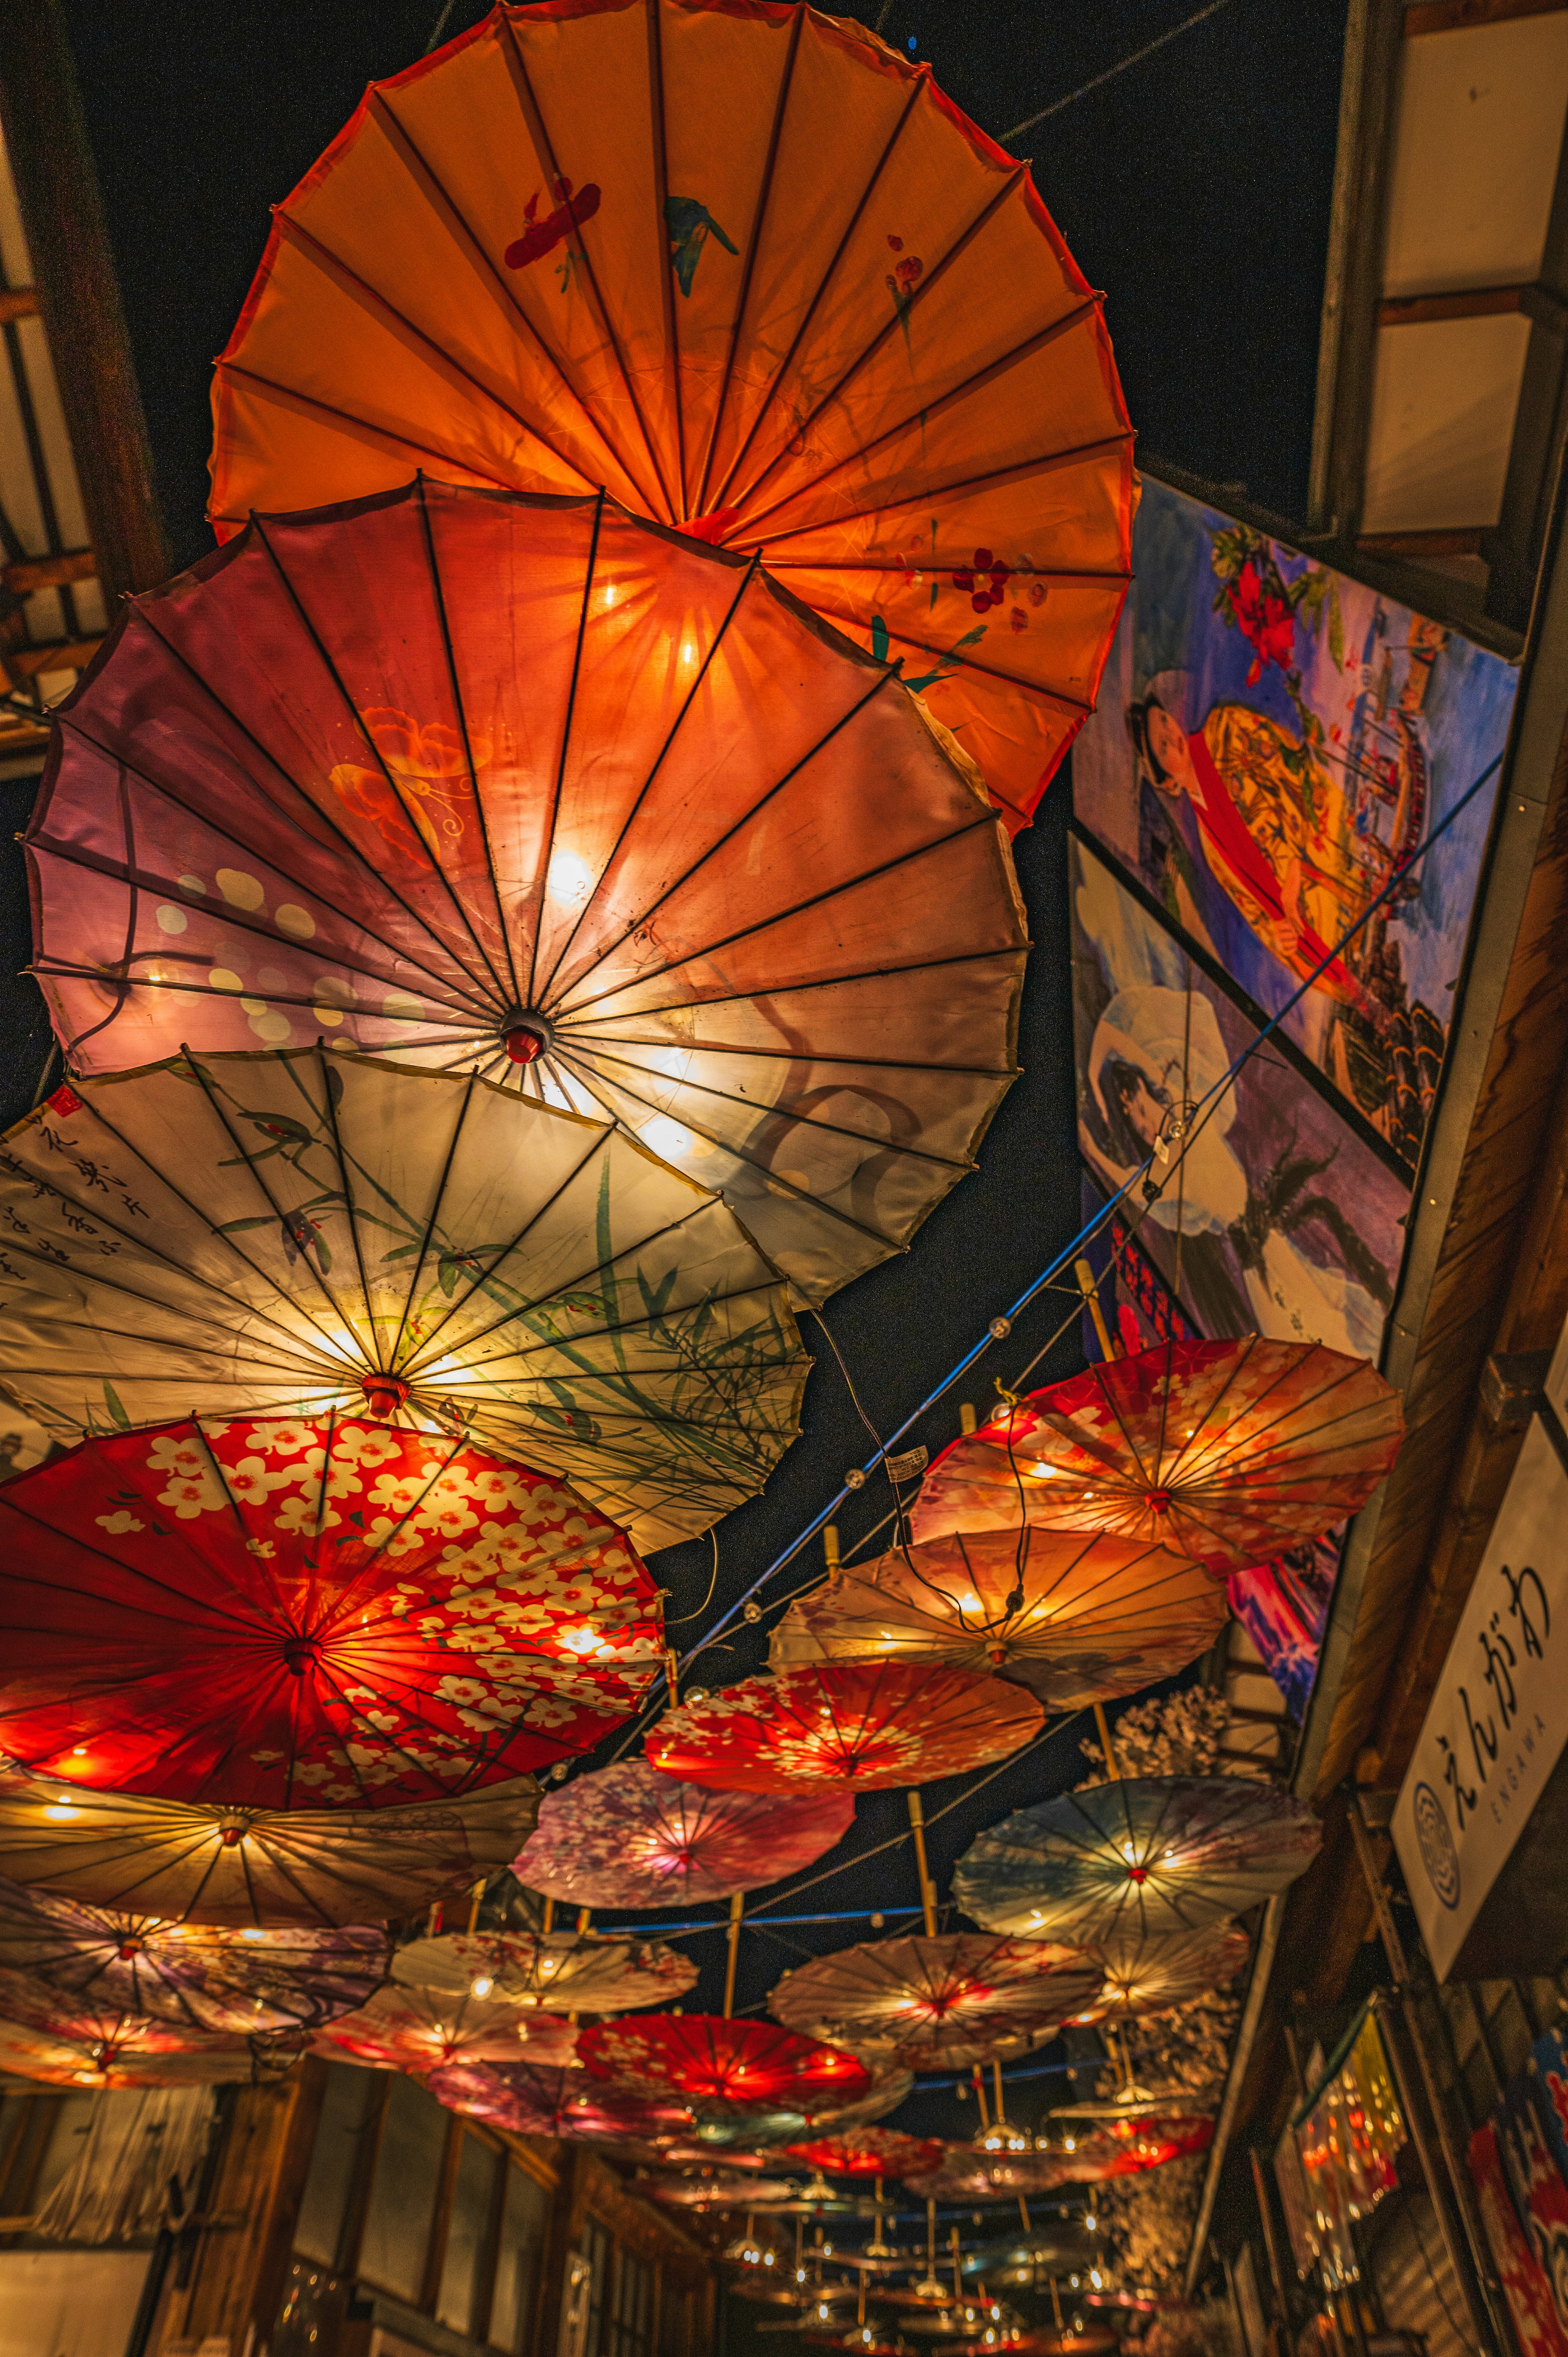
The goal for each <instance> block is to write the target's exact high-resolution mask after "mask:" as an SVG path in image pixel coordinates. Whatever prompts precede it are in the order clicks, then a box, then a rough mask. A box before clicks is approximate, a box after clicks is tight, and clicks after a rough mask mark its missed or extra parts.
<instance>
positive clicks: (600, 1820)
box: [516, 1760, 854, 1907]
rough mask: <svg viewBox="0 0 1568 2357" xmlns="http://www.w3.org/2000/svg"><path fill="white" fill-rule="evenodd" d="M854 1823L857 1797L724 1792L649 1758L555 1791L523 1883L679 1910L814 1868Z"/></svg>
mask: <svg viewBox="0 0 1568 2357" xmlns="http://www.w3.org/2000/svg"><path fill="white" fill-rule="evenodd" d="M852 1824H854V1800H853V1799H852V1798H851V1796H850V1794H849V1793H847V1792H840V1791H837V1790H834V1789H832V1788H828V1787H823V1786H821V1785H819V1786H818V1787H817V1788H816V1789H815V1790H814V1791H811V1792H791V1793H788V1794H785V1793H776V1792H712V1791H710V1790H709V1789H708V1788H707V1787H706V1786H705V1785H703V1784H700V1783H682V1782H680V1781H678V1780H677V1779H676V1778H675V1777H673V1776H665V1775H661V1774H660V1772H659V1770H657V1769H654V1768H650V1767H649V1766H648V1764H647V1762H646V1761H645V1760H618V1761H616V1762H615V1764H614V1765H613V1766H611V1767H608V1768H597V1769H595V1770H593V1771H592V1772H591V1773H590V1774H587V1775H582V1776H574V1777H573V1779H572V1781H571V1782H570V1783H568V1784H566V1785H564V1786H563V1787H562V1789H561V1790H560V1791H559V1792H547V1793H546V1794H545V1796H544V1799H543V1802H542V1804H541V1806H540V1811H539V1824H538V1825H537V1827H536V1828H535V1830H534V1832H533V1833H532V1834H531V1835H530V1836H529V1839H528V1842H527V1844H526V1845H525V1846H524V1848H523V1849H522V1851H521V1855H520V1856H519V1857H518V1858H517V1860H516V1872H517V1876H518V1878H519V1880H520V1881H521V1882H525V1883H527V1884H528V1886H529V1887H530V1889H533V1890H542V1891H543V1892H544V1894H545V1896H546V1897H547V1898H551V1899H564V1900H568V1901H569V1902H570V1903H571V1904H572V1905H573V1906H575V1907H671V1906H683V1905H687V1904H689V1903H690V1902H691V1901H693V1900H702V1899H727V1898H729V1897H730V1895H731V1894H732V1893H733V1892H735V1891H736V1890H746V1889H752V1888H754V1887H755V1886H756V1882H757V1861H758V1860H759V1859H761V1860H762V1861H763V1862H764V1863H765V1865H766V1868H767V1873H766V1879H767V1880H768V1881H770V1882H777V1881H782V1880H783V1878H785V1876H787V1875H790V1874H794V1873H796V1872H798V1871H799V1869H800V1867H804V1866H810V1865H811V1864H812V1862H813V1861H814V1860H815V1859H817V1858H819V1857H822V1854H823V1852H824V1851H826V1850H830V1849H832V1846H833V1845H834V1844H835V1842H837V1841H839V1840H840V1839H841V1838H842V1837H843V1835H844V1834H846V1833H847V1832H848V1830H849V1828H850V1826H851V1825H852Z"/></svg>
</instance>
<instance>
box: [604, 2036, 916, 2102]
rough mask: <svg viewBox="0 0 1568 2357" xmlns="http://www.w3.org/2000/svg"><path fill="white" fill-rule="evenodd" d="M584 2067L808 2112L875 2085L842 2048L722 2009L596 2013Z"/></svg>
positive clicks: (651, 2084) (659, 2087)
mask: <svg viewBox="0 0 1568 2357" xmlns="http://www.w3.org/2000/svg"><path fill="white" fill-rule="evenodd" d="M577 2051H578V2053H579V2055H580V2056H581V2058H582V2061H583V2064H584V2067H585V2069H586V2070H588V2071H590V2072H593V2074H594V2076H595V2077H596V2078H597V2079H614V2080H619V2081H621V2082H623V2083H624V2082H629V2083H636V2084H637V2085H639V2086H646V2087H648V2088H650V2089H652V2090H654V2091H656V2092H658V2093H679V2094H683V2095H694V2096H699V2097H703V2098H705V2099H707V2100H710V2101H713V2100H716V2101H718V2102H721V2103H736V2104H772V2103H777V2102H778V2101H779V2098H780V2097H788V2098H792V2099H794V2100H795V2101H797V2102H801V2103H802V2107H803V2108H804V2109H806V2110H807V2111H808V2112H809V2111H810V2110H811V2109H812V2108H819V2109H825V2108H826V2106H827V2105H828V2104H831V2103H832V2102H834V2101H835V2100H837V2099H840V2098H842V2099H843V2101H845V2102H849V2103H853V2102H854V2100H855V2098H856V2097H857V2096H861V2095H865V2094H866V2093H869V2091H870V2087H871V2074H870V2073H869V2072H867V2070H866V2069H865V2065H864V2063H861V2062H859V2061H856V2060H855V2057H854V2055H853V2054H846V2053H844V2052H843V2050H841V2049H840V2048H838V2047H835V2046H829V2045H825V2044H823V2043H822V2041H820V2040H817V2039H813V2038H797V2037H796V2036H794V2034H793V2033H792V2032H791V2031H789V2030H787V2029H775V2027H774V2026H773V2024H772V2023H771V2022H766V2021H730V2020H725V2019H724V2018H721V2017H720V2016H718V2015H716V2014H705V2013H688V2014H682V2015H676V2014H659V2013H655V2014H641V2015H639V2016H638V2017H637V2018H635V2019H634V2020H627V2021H596V2022H594V2023H592V2024H591V2025H590V2027H589V2028H588V2029H585V2030H584V2031H583V2033H582V2036H581V2037H580V2038H579V2040H578V2041H577Z"/></svg>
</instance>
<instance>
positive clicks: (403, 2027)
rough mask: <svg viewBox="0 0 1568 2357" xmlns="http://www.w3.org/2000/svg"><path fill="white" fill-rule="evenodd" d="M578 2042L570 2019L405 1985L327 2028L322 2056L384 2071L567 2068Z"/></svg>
mask: <svg viewBox="0 0 1568 2357" xmlns="http://www.w3.org/2000/svg"><path fill="white" fill-rule="evenodd" d="M576 2037H577V2033H576V2030H575V2029H574V2028H573V2026H572V2024H571V2023H570V2022H569V2021H567V2020H566V2019H565V2018H564V2016H558V2015H556V2014H553V2013H535V2012H533V2011H532V2010H531V2009H530V2008H529V2007H526V2006H520V2005H514V2004H508V2003H505V2002H503V2001H501V2000H500V1999H499V1998H497V1997H494V1996H483V1997H479V1996H474V1994H473V1992H472V1991H471V1990H465V1991H463V1992H462V1993H461V1994H458V1995H441V1994H438V1993H437V1992H436V1991H435V1990H433V1989H422V1988H409V1987H406V1986H403V1985H402V1984H399V1985H398V1986H394V1987H389V1988H382V1989H378V1990H377V1992H376V1994H375V1995H374V1996H372V1997H371V1998H370V1999H369V2001H368V2002H367V2003H366V2004H364V2005H362V2006H360V2008H359V2010H358V2011H357V2012H354V2013H346V2014H343V2015H340V2016H339V2018H338V2019H337V2020H336V2021H328V2022H324V2023H323V2024H322V2026H321V2028H320V2029H319V2030H318V2031H317V2038H316V2050H317V2053H318V2054H325V2055H327V2056H328V2058H329V2059H333V2060H336V2059H338V2057H340V2056H341V2055H343V2054H351V2055H352V2056H353V2058H354V2060H355V2061H356V2062H368V2063H371V2064H372V2065H373V2066H375V2067H376V2068H377V2069H380V2070H383V2071H412V2072H426V2071H435V2070H440V2069H442V2068H444V2067H445V2066H446V2064H447V2063H449V2062H465V2061H471V2062H513V2061H524V2060H527V2061H531V2062H539V2063H542V2064H544V2065H547V2066H549V2065H560V2066H562V2067H566V2066H568V2065H569V2064H570V2062H571V2061H572V2056H573V2051H574V2049H575V2044H576ZM525 2047H526V2049H527V2054H526V2056H525V2054H524V2051H523V2050H524V2048H525Z"/></svg>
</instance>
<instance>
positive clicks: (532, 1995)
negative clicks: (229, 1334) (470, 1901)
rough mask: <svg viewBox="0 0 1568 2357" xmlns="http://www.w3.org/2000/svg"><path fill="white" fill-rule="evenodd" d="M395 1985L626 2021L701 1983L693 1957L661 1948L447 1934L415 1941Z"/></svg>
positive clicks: (586, 1939) (531, 1935)
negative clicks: (631, 2013) (623, 2016)
mask: <svg viewBox="0 0 1568 2357" xmlns="http://www.w3.org/2000/svg"><path fill="white" fill-rule="evenodd" d="M392 1978H393V1980H394V1981H397V1982H399V1983H400V1984H401V1985H402V1986H405V1987H410V1988H420V1989H426V1990H429V1991H430V1992H432V1993H433V1994H435V1995H438V1996H466V1995H471V1996H478V1997H488V1996H495V1997H498V1998H499V1999H500V2001H501V2002H502V2003H503V2004H506V2005H516V2006H521V2007H524V2008H532V2007H538V2006H544V2007H549V2008H550V2009H551V2010H552V2011H553V2012H555V2013H623V2012H625V2011H626V2010H627V2008H628V2007H631V2006H639V2005H663V2004H668V2003H670V2002H671V1999H673V1998H675V1997H680V1996H684V1995H685V1993H686V1991H687V1990H688V1989H689V1988H691V1987H692V1986H693V1984H694V1982H695V1980H696V1978H697V1967H696V1965H695V1964H693V1962H692V1960H691V1958H690V1957H689V1956H683V1955H682V1954H681V1953H680V1952H679V1950H677V1949H675V1948H671V1947H667V1946H666V1945H665V1944H664V1943H663V1942H662V1941H660V1940H618V1939H617V1938H616V1937H615V1936H614V1934H613V1933H611V1934H609V1935H604V1934H601V1933H587V1932H550V1933H548V1934H542V1933H539V1932H449V1933H447V1934H446V1935H445V1936H443V1937H441V1938H439V1939H434V1940H414V1941H412V1942H411V1943H409V1945H408V1946H407V1947H405V1948H400V1949H399V1950H398V1952H397V1954H396V1956H395V1957H394V1958H393V1960H392Z"/></svg>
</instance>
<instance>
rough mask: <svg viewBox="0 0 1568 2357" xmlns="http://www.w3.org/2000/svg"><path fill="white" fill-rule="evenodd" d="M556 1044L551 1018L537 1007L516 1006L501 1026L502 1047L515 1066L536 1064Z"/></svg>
mask: <svg viewBox="0 0 1568 2357" xmlns="http://www.w3.org/2000/svg"><path fill="white" fill-rule="evenodd" d="M554 1043H555V1033H554V1029H553V1026H552V1024H551V1021H550V1018H549V1017H548V1016H546V1015H541V1014H540V1013H539V1011H538V1009H537V1008H536V1007H532V1006H516V1007H513V1009H512V1011H511V1013H510V1015H509V1016H507V1017H506V1018H505V1020H504V1021H503V1022H502V1025H501V1045H502V1047H503V1048H504V1049H506V1051H507V1054H508V1055H509V1056H510V1059H511V1060H512V1062H513V1063H514V1064H536V1063H537V1062H538V1061H539V1059H540V1057H541V1056H547V1055H548V1054H549V1052H550V1050H551V1049H552V1048H553V1045H554Z"/></svg>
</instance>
